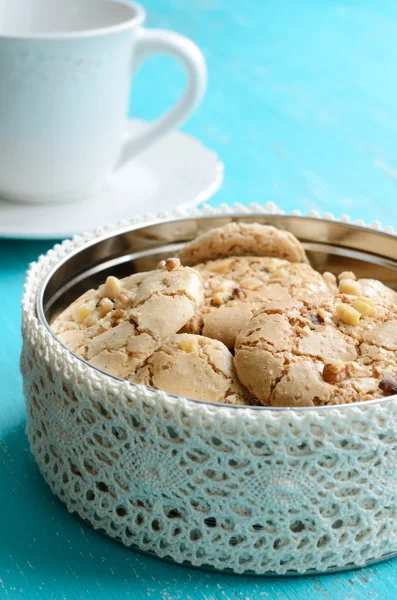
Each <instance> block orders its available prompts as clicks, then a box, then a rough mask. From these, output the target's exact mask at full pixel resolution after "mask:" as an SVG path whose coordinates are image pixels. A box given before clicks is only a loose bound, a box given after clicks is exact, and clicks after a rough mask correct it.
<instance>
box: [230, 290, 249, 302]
mask: <svg viewBox="0 0 397 600" xmlns="http://www.w3.org/2000/svg"><path fill="white" fill-rule="evenodd" d="M246 295H247V292H245V291H244V290H242V289H241V287H235V288H233V289H232V298H238V299H239V300H243V298H245V297H246Z"/></svg>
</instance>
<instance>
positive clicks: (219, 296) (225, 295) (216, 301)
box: [212, 292, 231, 306]
mask: <svg viewBox="0 0 397 600" xmlns="http://www.w3.org/2000/svg"><path fill="white" fill-rule="evenodd" d="M230 296H231V294H230V292H217V293H216V294H214V297H213V300H212V304H213V305H214V306H222V304H225V302H227V301H228V300H230Z"/></svg>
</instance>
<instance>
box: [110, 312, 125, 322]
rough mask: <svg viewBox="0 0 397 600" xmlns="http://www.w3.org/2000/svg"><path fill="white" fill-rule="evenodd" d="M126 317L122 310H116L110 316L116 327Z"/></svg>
mask: <svg viewBox="0 0 397 600" xmlns="http://www.w3.org/2000/svg"><path fill="white" fill-rule="evenodd" d="M124 317H125V311H124V310H123V309H122V308H119V309H118V310H114V311H113V312H112V314H111V315H110V319H111V321H112V324H115V325H116V324H117V323H118V322H119V321H120V320H121V319H123V318H124Z"/></svg>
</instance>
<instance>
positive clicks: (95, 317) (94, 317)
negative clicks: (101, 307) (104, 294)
mask: <svg viewBox="0 0 397 600" xmlns="http://www.w3.org/2000/svg"><path fill="white" fill-rule="evenodd" d="M100 318H101V317H100V314H99V312H98V309H95V310H93V311H92V313H91V314H89V315H88V317H87V318H86V319H85V321H84V324H85V325H86V326H87V327H91V326H92V325H95V324H96V323H98V321H99V319H100Z"/></svg>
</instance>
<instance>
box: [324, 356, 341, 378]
mask: <svg viewBox="0 0 397 600" xmlns="http://www.w3.org/2000/svg"><path fill="white" fill-rule="evenodd" d="M345 376H346V369H345V364H344V363H343V362H342V361H341V360H334V361H332V362H331V361H330V362H329V363H327V364H325V365H324V368H323V379H324V381H326V382H327V383H338V382H339V381H342V379H344V378H345Z"/></svg>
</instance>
